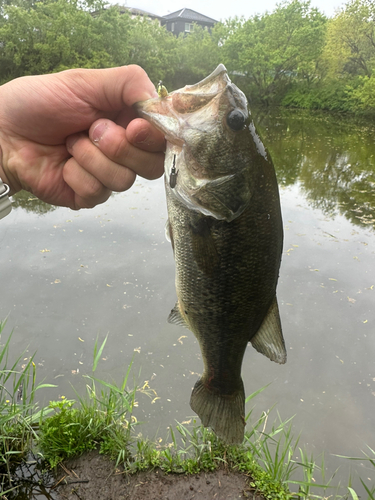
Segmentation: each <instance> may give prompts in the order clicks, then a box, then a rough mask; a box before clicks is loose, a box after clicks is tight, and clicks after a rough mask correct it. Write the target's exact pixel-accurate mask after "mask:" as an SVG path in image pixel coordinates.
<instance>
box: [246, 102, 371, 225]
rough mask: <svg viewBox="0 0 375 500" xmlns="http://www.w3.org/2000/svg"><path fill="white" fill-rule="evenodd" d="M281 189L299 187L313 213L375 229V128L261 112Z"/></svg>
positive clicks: (321, 117)
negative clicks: (339, 215) (315, 210)
mask: <svg viewBox="0 0 375 500" xmlns="http://www.w3.org/2000/svg"><path fill="white" fill-rule="evenodd" d="M255 115H256V120H257V121H258V128H259V130H260V132H261V134H262V136H263V139H264V142H265V143H266V144H267V146H268V149H269V150H270V153H271V155H272V158H273V160H274V163H275V167H276V170H277V174H278V179H279V183H280V184H281V185H284V186H288V185H291V184H294V183H295V182H299V184H300V188H301V190H302V191H303V192H304V193H305V196H306V198H307V200H308V201H309V202H310V204H311V206H312V207H313V208H317V209H320V210H322V212H323V213H324V214H325V215H331V216H334V215H337V214H341V215H344V216H345V217H346V218H347V219H348V220H350V221H351V222H352V223H353V224H356V225H360V226H370V227H372V228H374V226H375V153H374V136H375V124H368V123H366V122H363V121H362V122H361V121H358V120H357V121H354V119H353V120H351V119H348V118H347V117H345V118H343V117H339V116H334V115H329V114H323V113H316V114H315V113H306V112H301V111H290V110H271V111H267V112H265V111H264V110H263V111H258V112H257V113H256V114H255Z"/></svg>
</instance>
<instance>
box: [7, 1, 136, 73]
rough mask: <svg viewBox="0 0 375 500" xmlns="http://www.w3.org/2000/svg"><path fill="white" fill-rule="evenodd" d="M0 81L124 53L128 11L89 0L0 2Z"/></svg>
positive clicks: (120, 57)
mask: <svg viewBox="0 0 375 500" xmlns="http://www.w3.org/2000/svg"><path fill="white" fill-rule="evenodd" d="M1 13H2V16H1V18H0V19H1V20H0V68H1V71H0V83H4V82H5V81H7V80H9V79H11V78H15V77H18V76H24V75H30V74H41V73H51V72H54V71H60V70H63V69H67V68H73V67H108V66H113V65H115V64H124V63H126V60H127V59H128V43H127V39H128V34H129V26H130V22H131V20H130V17H129V16H128V15H127V14H124V15H120V14H119V11H118V9H117V8H116V7H111V8H109V9H105V8H104V3H103V2H101V1H91V0H44V1H39V2H33V1H31V0H27V1H25V0H12V1H9V0H8V1H6V2H4V1H3V3H2V4H1Z"/></svg>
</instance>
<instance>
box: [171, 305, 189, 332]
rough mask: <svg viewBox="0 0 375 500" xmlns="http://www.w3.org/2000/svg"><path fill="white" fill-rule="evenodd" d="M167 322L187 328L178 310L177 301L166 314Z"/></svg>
mask: <svg viewBox="0 0 375 500" xmlns="http://www.w3.org/2000/svg"><path fill="white" fill-rule="evenodd" d="M168 323H172V325H178V326H183V327H184V328H189V327H188V326H187V324H186V321H185V319H184V318H183V316H182V314H181V312H180V307H179V305H178V301H177V302H176V305H175V306H174V308H173V309H172V311H171V312H170V314H169V316H168Z"/></svg>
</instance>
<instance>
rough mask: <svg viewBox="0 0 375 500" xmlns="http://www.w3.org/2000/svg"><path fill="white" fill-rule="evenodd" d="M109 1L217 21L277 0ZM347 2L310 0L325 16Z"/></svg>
mask: <svg viewBox="0 0 375 500" xmlns="http://www.w3.org/2000/svg"><path fill="white" fill-rule="evenodd" d="M110 2H111V3H118V4H120V5H126V6H127V7H135V8H138V9H142V10H146V11H148V12H151V13H152V14H156V15H158V16H165V15H166V14H169V13H171V12H176V10H180V9H182V8H184V7H186V8H189V9H192V10H195V11H197V12H199V13H200V14H204V15H206V16H208V17H211V18H213V19H215V20H217V21H220V20H224V19H228V18H229V17H235V16H238V17H240V16H245V18H248V17H250V16H253V15H254V14H263V13H264V12H266V10H268V11H269V12H272V11H273V10H274V9H275V7H276V4H277V3H280V2H279V0H261V1H254V0H204V1H203V0H178V1H176V0H127V1H126V0H123V1H121V0H110ZM345 3H347V0H311V5H312V7H317V8H318V9H319V10H320V11H321V12H323V13H324V14H325V15H326V16H328V17H332V16H333V15H334V13H335V10H336V9H337V8H339V7H340V6H342V5H344V4H345Z"/></svg>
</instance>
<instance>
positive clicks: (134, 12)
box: [118, 6, 161, 19]
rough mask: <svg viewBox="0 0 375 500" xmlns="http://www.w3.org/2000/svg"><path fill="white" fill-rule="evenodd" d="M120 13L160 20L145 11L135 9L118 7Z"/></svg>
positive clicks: (158, 17)
mask: <svg viewBox="0 0 375 500" xmlns="http://www.w3.org/2000/svg"><path fill="white" fill-rule="evenodd" d="M118 8H119V10H120V12H121V13H123V12H129V14H131V15H132V16H144V17H154V18H156V19H161V17H160V16H158V15H156V14H153V13H152V12H147V11H146V10H142V9H137V8H134V7H125V6H118Z"/></svg>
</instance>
